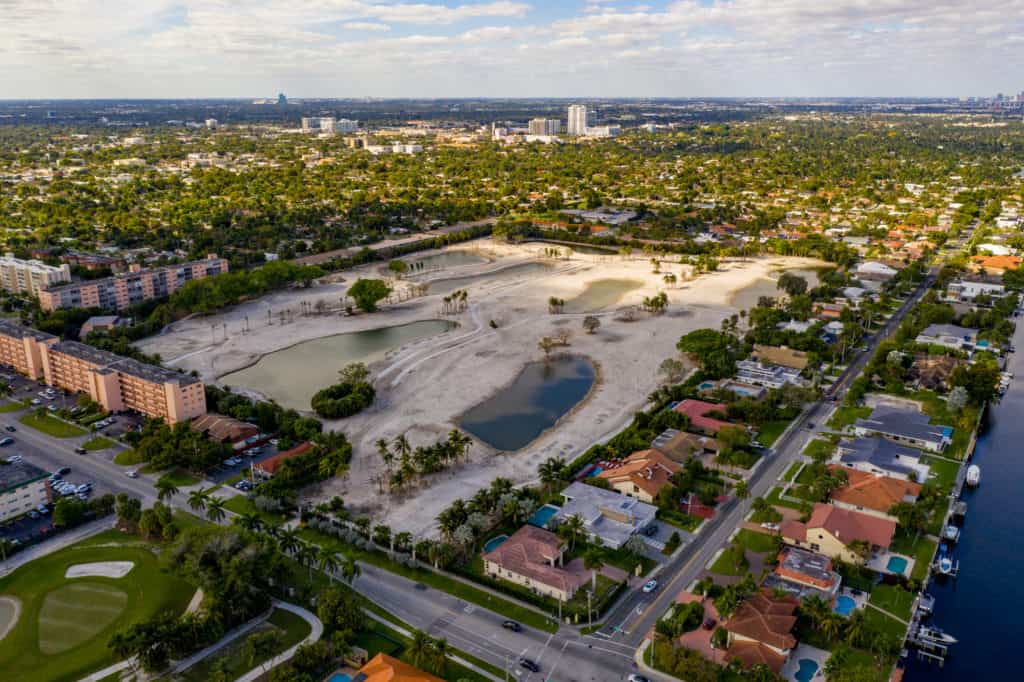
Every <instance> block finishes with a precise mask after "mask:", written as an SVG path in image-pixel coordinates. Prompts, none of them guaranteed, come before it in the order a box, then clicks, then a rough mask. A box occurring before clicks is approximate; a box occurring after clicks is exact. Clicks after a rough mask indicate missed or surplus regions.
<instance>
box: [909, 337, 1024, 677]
mask: <svg viewBox="0 0 1024 682" xmlns="http://www.w3.org/2000/svg"><path fill="white" fill-rule="evenodd" d="M1014 344H1015V345H1016V346H1017V347H1024V324H1019V325H1018V327H1017V332H1016V334H1015V335H1014ZM1007 369H1008V370H1009V371H1011V372H1013V374H1014V377H1015V378H1014V380H1013V382H1012V384H1011V386H1010V389H1009V390H1008V391H1007V392H1006V395H1004V396H1003V399H1002V400H1001V401H1000V402H999V403H998V404H996V405H995V406H993V407H992V408H991V409H990V410H989V414H988V419H987V424H986V426H985V428H984V429H983V431H982V433H981V435H980V436H979V438H978V445H977V448H976V450H975V454H974V458H973V460H972V462H973V463H974V464H977V465H978V466H979V467H980V468H981V485H980V486H979V487H978V488H976V489H974V490H971V489H966V490H965V493H964V495H963V498H962V499H963V500H965V501H966V502H967V517H966V520H965V521H964V523H963V533H962V534H961V538H960V542H959V543H958V545H957V547H956V549H955V550H954V551H953V558H954V560H956V561H959V562H960V573H959V577H958V578H956V579H955V580H952V579H947V580H945V581H934V582H932V584H931V586H930V587H929V589H928V592H929V594H931V595H932V596H934V597H935V601H936V604H935V613H934V615H933V616H932V622H933V623H934V624H935V625H937V626H938V627H940V628H942V629H943V630H945V631H946V632H948V633H950V634H951V635H953V636H954V637H956V638H957V639H959V640H960V641H959V643H958V644H956V645H954V646H953V647H952V648H951V649H950V655H949V657H948V658H947V659H946V663H945V665H944V666H943V667H941V668H940V667H938V666H937V665H935V664H929V663H923V662H920V661H917V660H916V657H915V654H914V652H913V651H911V653H910V663H909V664H908V669H907V674H906V677H905V679H906V680H908V681H910V682H936V681H937V682H946V681H948V682H953V681H954V680H955V681H957V682H959V681H961V680H980V679H986V680H1019V679H1024V674H1022V673H1021V663H1020V660H1019V659H1018V658H1017V655H1016V654H1015V653H1014V651H1015V650H1016V647H1017V646H1018V645H1019V643H1018V641H1017V637H1018V635H1019V634H1020V632H1021V626H1022V620H1024V586H1022V585H1021V581H1020V576H1021V565H1022V564H1024V494H1022V493H1024V457H1022V456H1021V455H1022V450H1021V443H1024V386H1022V385H1021V382H1022V379H1021V377H1022V375H1024V357H1022V356H1021V355H1020V354H1016V353H1015V354H1013V355H1012V356H1011V357H1010V361H1009V364H1008V367H1007Z"/></svg>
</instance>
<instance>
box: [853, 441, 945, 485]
mask: <svg viewBox="0 0 1024 682" xmlns="http://www.w3.org/2000/svg"><path fill="white" fill-rule="evenodd" d="M835 460H836V462H838V463H839V464H841V465H843V466H844V467H847V468H849V469H856V470H857V471H863V472H865V473H869V474H875V475H876V476H888V477H889V478H900V479H903V480H904V481H910V480H914V481H927V480H928V473H929V471H930V468H929V466H928V465H927V464H924V463H922V462H921V451H920V450H915V449H913V448H908V447H903V446H901V445H897V444H896V443H894V442H892V441H890V440H886V439H884V438H854V439H853V440H843V441H840V442H839V445H838V446H837V447H836V457H835Z"/></svg>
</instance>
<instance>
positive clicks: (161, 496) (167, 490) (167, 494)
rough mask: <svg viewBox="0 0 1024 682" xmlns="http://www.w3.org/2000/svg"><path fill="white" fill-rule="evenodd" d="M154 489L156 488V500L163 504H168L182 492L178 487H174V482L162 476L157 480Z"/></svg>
mask: <svg viewBox="0 0 1024 682" xmlns="http://www.w3.org/2000/svg"><path fill="white" fill-rule="evenodd" d="M153 487H155V488H156V493H157V494H156V499H158V500H160V501H161V502H166V501H167V500H169V499H171V498H172V497H174V496H175V495H177V494H178V493H179V492H180V491H179V490H178V486H176V485H174V482H173V481H171V480H170V479H169V478H167V477H166V476H161V477H160V478H159V479H157V482H156V483H155V484H154V486H153Z"/></svg>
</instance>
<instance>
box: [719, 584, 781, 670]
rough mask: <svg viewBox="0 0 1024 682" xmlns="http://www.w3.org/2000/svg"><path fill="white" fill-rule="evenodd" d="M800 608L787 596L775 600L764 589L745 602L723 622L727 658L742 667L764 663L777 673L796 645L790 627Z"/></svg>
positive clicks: (774, 597)
mask: <svg viewBox="0 0 1024 682" xmlns="http://www.w3.org/2000/svg"><path fill="white" fill-rule="evenodd" d="M799 605H800V602H798V601H797V600H796V599H794V598H793V597H791V596H789V595H786V596H785V597H776V596H774V595H772V594H771V592H769V591H767V590H763V591H760V592H756V593H755V594H753V595H751V596H749V597H747V598H746V599H744V600H743V602H742V603H741V604H740V605H739V608H737V609H736V613H734V614H733V616H732V618H730V619H729V620H727V621H725V622H724V623H722V627H723V628H725V629H726V631H727V632H728V633H729V640H728V641H729V644H728V647H727V650H726V658H728V659H729V660H733V659H738V660H739V661H740V662H741V663H742V664H743V667H744V668H752V667H754V666H755V665H758V664H764V665H766V666H768V667H769V668H771V669H772V671H774V672H775V673H776V674H778V673H780V672H781V671H782V668H783V666H784V665H785V664H786V661H788V660H789V655H790V653H791V652H792V651H793V649H794V648H795V647H796V645H797V640H796V637H794V636H793V627H794V626H795V625H796V609H797V607H798V606H799Z"/></svg>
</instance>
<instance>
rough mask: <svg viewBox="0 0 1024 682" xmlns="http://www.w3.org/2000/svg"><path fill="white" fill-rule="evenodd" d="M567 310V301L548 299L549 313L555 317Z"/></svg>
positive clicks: (554, 298) (555, 297)
mask: <svg viewBox="0 0 1024 682" xmlns="http://www.w3.org/2000/svg"><path fill="white" fill-rule="evenodd" d="M564 309H565V299H564V298H558V297H557V296H552V297H551V298H549V299H548V312H549V313H551V314H552V315H554V314H555V313H560V312H562V311H563V310H564Z"/></svg>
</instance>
